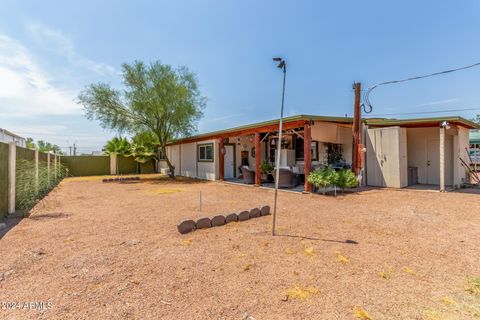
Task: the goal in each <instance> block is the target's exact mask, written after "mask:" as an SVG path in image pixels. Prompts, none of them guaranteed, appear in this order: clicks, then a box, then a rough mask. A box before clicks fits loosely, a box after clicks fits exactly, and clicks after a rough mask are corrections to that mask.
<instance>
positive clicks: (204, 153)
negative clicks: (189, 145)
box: [197, 143, 213, 162]
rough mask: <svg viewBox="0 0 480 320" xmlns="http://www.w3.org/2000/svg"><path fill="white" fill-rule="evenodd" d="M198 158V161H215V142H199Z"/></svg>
mask: <svg viewBox="0 0 480 320" xmlns="http://www.w3.org/2000/svg"><path fill="white" fill-rule="evenodd" d="M197 159H198V162H213V143H206V144H199V145H198V146H197Z"/></svg>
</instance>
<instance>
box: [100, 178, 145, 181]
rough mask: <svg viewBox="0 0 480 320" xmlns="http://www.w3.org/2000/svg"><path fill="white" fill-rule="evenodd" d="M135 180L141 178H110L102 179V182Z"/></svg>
mask: <svg viewBox="0 0 480 320" xmlns="http://www.w3.org/2000/svg"><path fill="white" fill-rule="evenodd" d="M134 180H140V177H123V178H108V179H102V182H114V181H115V182H117V181H121V182H123V181H134Z"/></svg>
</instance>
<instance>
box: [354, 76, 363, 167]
mask: <svg viewBox="0 0 480 320" xmlns="http://www.w3.org/2000/svg"><path fill="white" fill-rule="evenodd" d="M353 89H354V90H355V100H354V103H353V128H352V131H353V148H352V171H353V173H354V174H355V175H358V174H359V169H361V168H360V165H361V164H360V157H361V156H362V155H361V154H360V143H361V138H360V137H361V135H360V131H361V129H360V128H361V125H362V112H361V110H360V95H361V92H362V84H361V83H360V82H355V83H354V84H353Z"/></svg>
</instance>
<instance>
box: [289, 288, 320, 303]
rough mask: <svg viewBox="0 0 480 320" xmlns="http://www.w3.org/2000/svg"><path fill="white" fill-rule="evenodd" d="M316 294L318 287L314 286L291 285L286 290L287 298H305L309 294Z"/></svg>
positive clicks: (309, 295)
mask: <svg viewBox="0 0 480 320" xmlns="http://www.w3.org/2000/svg"><path fill="white" fill-rule="evenodd" d="M317 294H318V289H317V288H315V287H305V288H302V287H293V288H290V289H288V290H287V297H288V299H299V300H305V299H307V298H309V297H311V296H315V295H317Z"/></svg>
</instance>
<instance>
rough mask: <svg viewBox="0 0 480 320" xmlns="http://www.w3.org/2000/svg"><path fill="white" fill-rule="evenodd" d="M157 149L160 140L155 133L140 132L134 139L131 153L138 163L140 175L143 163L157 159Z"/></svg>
mask: <svg viewBox="0 0 480 320" xmlns="http://www.w3.org/2000/svg"><path fill="white" fill-rule="evenodd" d="M157 148H158V139H157V138H156V136H155V134H154V133H153V132H150V131H143V132H139V133H137V134H136V135H135V136H134V137H133V138H132V145H131V152H132V156H133V157H134V159H135V161H136V162H137V171H138V173H141V172H140V168H141V167H140V164H141V163H147V162H148V161H152V160H154V159H156V155H157ZM153 165H154V164H153Z"/></svg>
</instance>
